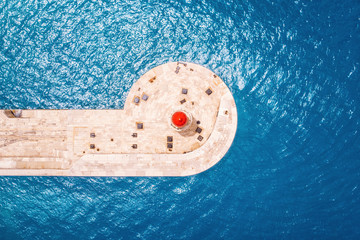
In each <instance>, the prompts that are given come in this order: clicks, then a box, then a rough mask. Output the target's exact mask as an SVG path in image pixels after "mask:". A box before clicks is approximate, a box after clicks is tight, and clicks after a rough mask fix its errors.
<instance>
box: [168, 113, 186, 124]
mask: <svg viewBox="0 0 360 240" xmlns="http://www.w3.org/2000/svg"><path fill="white" fill-rule="evenodd" d="M171 121H172V123H173V124H174V125H175V126H176V127H178V128H182V127H184V126H185V125H186V123H187V121H188V118H187V116H186V114H185V113H184V112H175V113H174V114H173V115H172V117H171Z"/></svg>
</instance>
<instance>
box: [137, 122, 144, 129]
mask: <svg viewBox="0 0 360 240" xmlns="http://www.w3.org/2000/svg"><path fill="white" fill-rule="evenodd" d="M136 128H137V129H144V124H143V123H136Z"/></svg>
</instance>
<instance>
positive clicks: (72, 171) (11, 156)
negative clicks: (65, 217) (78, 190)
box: [0, 62, 237, 176]
mask: <svg viewBox="0 0 360 240" xmlns="http://www.w3.org/2000/svg"><path fill="white" fill-rule="evenodd" d="M184 89H185V90H184ZM179 110H180V111H186V112H187V113H189V114H191V116H192V118H193V120H192V124H191V126H189V128H188V129H187V130H186V131H180V132H179V131H176V130H175V129H174V128H173V127H172V126H171V124H170V120H171V116H172V113H174V112H175V111H179ZM0 124H1V127H0V175H54V176H55V175H62V176H186V175H192V174H196V173H199V172H202V171H204V170H206V169H208V168H210V167H211V166H213V165H214V164H216V163H217V162H218V161H219V160H220V159H221V158H222V157H223V156H224V155H225V153H226V152H227V150H228V149H229V148H230V146H231V144H232V141H233V139H234V136H235V132H236V127H237V112H236V106H235V102H234V99H233V97H232V94H231V92H230V91H229V89H228V88H227V87H226V85H225V84H224V82H223V81H222V80H221V79H220V78H219V77H218V76H216V75H215V74H214V73H213V72H211V71H210V70H208V69H206V68H204V67H202V66H199V65H196V64H192V63H179V62H178V63H176V62H175V63H168V64H164V65H161V66H158V67H155V68H154V69H152V70H150V71H149V72H147V73H146V74H144V75H143V76H142V77H141V78H140V79H139V80H138V81H137V82H136V83H135V84H134V85H133V87H132V88H131V90H130V92H129V94H128V97H127V99H126V102H125V106H124V110H24V111H22V115H21V117H20V118H16V117H14V116H13V114H12V113H11V112H10V111H9V110H1V113H0ZM198 128H201V132H200V133H199V129H198ZM168 137H170V138H168ZM169 139H172V141H171V142H169V141H168V140H169ZM169 143H171V144H170V145H169ZM169 147H171V148H169Z"/></svg>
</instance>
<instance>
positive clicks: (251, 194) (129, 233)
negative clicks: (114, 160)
mask: <svg viewBox="0 0 360 240" xmlns="http://www.w3.org/2000/svg"><path fill="white" fill-rule="evenodd" d="M359 30H360V3H359V1H358V0H353V1H352V0H348V1H346V0H345V1H337V0H318V1H307V0H296V1H292V0H290V1H287V0H279V1H267V0H250V1H245V0H244V1H240V0H239V1H223V0H211V1H210V0H209V1H205V0H202V1H190V0H188V1H183V0H171V1H164V0H159V1H131V0H121V1H120V0H119V1H111V0H108V1H72V0H71V1H70V0H67V1H64V0H59V1H51V0H48V1H46V0H38V1H37V0H32V1H31V0H24V1H18V0H3V1H0V108H23V109H105V108H112V109H114V108H115V109H116V108H122V107H123V105H124V101H125V99H126V95H127V93H128V91H129V89H130V88H131V86H132V84H133V83H134V82H135V81H136V80H137V79H138V78H139V77H140V76H141V75H142V74H144V73H145V72H146V71H148V70H150V69H151V68H153V67H155V66H158V65H160V64H163V63H166V62H169V61H178V60H180V61H188V62H194V63H198V64H201V65H203V66H205V67H207V68H209V69H211V70H213V71H214V72H215V73H216V74H218V75H219V76H220V77H221V78H222V79H223V80H224V81H225V82H226V84H227V85H228V86H229V88H230V90H231V92H232V93H233V94H234V98H235V101H236V103H237V109H238V114H239V122H238V130H237V134H236V137H235V141H234V143H233V145H232V147H231V149H230V150H229V152H228V153H227V155H226V156H225V157H224V158H223V159H222V160H221V161H220V162H219V163H218V164H217V165H216V166H214V167H213V168H211V169H210V170H208V171H206V172H204V173H201V174H198V175H195V176H190V177H182V178H181V177H179V178H177V177H168V178H158V177H156V178H122V177H118V178H76V177H0V239H1V240H2V239H9V240H10V239H11V240H17V239H246V238H251V239H254V238H255V239H313V238H316V239H329V238H330V239H340V238H341V239H344V238H345V239H359V238H360V228H359V219H360V186H359V185H360V157H359V156H360V138H359V131H360V128H359V127H360V112H359V107H360V94H359V92H360V81H359V80H360V74H359V67H360V66H359V63H360V31H359Z"/></svg>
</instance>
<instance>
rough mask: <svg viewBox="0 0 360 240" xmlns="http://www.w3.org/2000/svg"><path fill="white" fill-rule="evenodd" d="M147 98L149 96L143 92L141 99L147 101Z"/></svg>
mask: <svg viewBox="0 0 360 240" xmlns="http://www.w3.org/2000/svg"><path fill="white" fill-rule="evenodd" d="M148 99H149V96H148V95H146V94H145V93H144V94H143V95H142V100H144V101H147V100H148Z"/></svg>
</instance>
